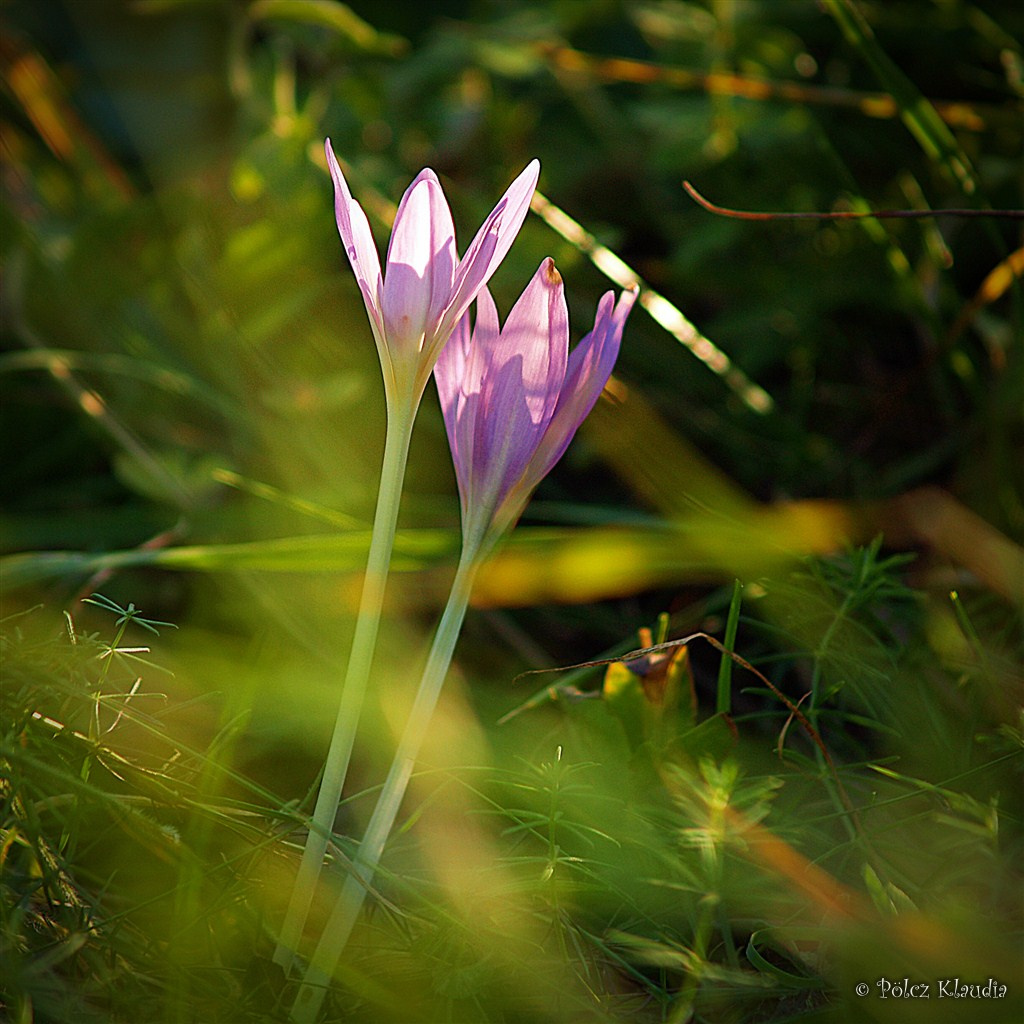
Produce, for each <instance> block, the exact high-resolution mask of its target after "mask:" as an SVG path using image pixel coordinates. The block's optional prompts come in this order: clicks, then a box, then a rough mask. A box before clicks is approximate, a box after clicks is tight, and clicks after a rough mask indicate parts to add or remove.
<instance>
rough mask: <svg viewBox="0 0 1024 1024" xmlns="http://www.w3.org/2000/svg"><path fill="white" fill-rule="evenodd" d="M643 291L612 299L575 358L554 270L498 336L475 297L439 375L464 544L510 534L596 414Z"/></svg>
mask: <svg viewBox="0 0 1024 1024" xmlns="http://www.w3.org/2000/svg"><path fill="white" fill-rule="evenodd" d="M636 296H637V289H633V290H632V291H630V292H623V294H622V295H621V297H620V298H619V300H618V302H617V303H616V302H615V296H614V294H613V293H612V292H607V293H606V294H605V295H604V296H603V297H602V298H601V301H600V303H598V307H597V315H596V317H595V319H594V329H593V330H592V331H591V332H590V333H589V334H587V335H586V337H584V338H583V340H582V341H580V343H579V344H578V345H577V346H576V347H575V348H574V349H573V351H572V354H571V355H569V351H568V350H569V314H568V310H567V308H566V304H565V292H564V288H563V285H562V277H561V275H560V274H559V273H558V271H557V270H556V269H555V265H554V262H553V261H552V260H551V259H546V260H544V262H543V263H542V264H541V265H540V267H539V268H538V270H537V272H536V273H535V274H534V276H533V279H532V280H531V281H530V283H529V285H527V287H526V290H525V291H524V292H523V294H522V295H521V296H520V298H519V300H518V302H516V304H515V306H514V307H513V308H512V312H511V313H509V315H508V319H507V320H506V321H505V326H504V327H499V324H498V311H497V309H496V308H495V305H494V300H493V299H492V298H491V295H490V292H489V291H488V290H487V289H486V288H483V289H482V290H481V291H480V294H479V296H478V297H477V314H476V324H475V326H474V328H473V331H472V335H471V334H470V328H469V316H468V314H467V315H466V316H465V317H463V319H462V320H461V321H460V322H459V324H458V326H457V327H456V329H455V331H454V333H453V334H452V336H451V340H450V341H449V342H448V344H447V345H446V346H445V348H444V350H443V351H442V353H441V356H440V357H439V359H438V360H437V365H436V366H435V368H434V378H435V380H436V381H437V391H438V395H439V396H440V399H441V409H442V411H443V413H444V422H445V429H446V430H447V432H448V442H449V444H450V445H451V450H452V457H453V459H454V462H455V475H456V478H457V480H458V485H459V499H460V502H461V505H462V532H463V541H464V544H465V546H466V547H467V548H470V549H472V550H474V551H481V550H482V548H483V546H484V544H485V542H490V541H492V540H494V539H497V537H498V536H499V535H500V534H501V533H502V532H503V531H504V530H506V529H508V528H509V527H511V526H512V525H513V524H514V523H515V521H516V520H517V519H518V518H519V515H520V513H521V512H522V511H523V509H524V508H525V507H526V503H527V501H528V500H529V497H530V494H531V493H532V492H533V489H534V488H535V487H536V486H537V485H538V484H539V483H540V482H541V480H542V479H543V478H544V477H545V476H546V475H547V474H548V472H549V471H550V470H551V468H552V467H553V466H554V465H555V463H556V462H557V461H558V460H559V459H560V458H561V457H562V455H563V454H564V452H565V450H566V448H568V446H569V442H570V441H571V440H572V438H573V436H574V435H575V433H576V430H577V428H578V427H579V425H580V424H581V423H582V422H583V420H584V419H585V418H586V416H587V414H588V413H589V412H590V410H591V409H592V408H593V407H594V403H595V402H596V401H597V398H598V396H599V395H600V394H601V390H602V389H603V388H604V386H605V383H606V382H607V380H608V377H609V376H610V375H611V372H612V367H613V366H614V365H615V359H616V356H617V355H618V352H619V344H620V342H621V340H622V330H623V327H624V326H625V323H626V317H627V316H628V315H629V311H630V309H631V308H632V306H633V302H634V301H635V299H636Z"/></svg>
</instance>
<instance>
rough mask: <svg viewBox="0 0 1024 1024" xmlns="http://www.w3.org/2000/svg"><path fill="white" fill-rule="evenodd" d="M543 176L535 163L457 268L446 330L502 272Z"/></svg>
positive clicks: (501, 202) (511, 188) (500, 203)
mask: <svg viewBox="0 0 1024 1024" xmlns="http://www.w3.org/2000/svg"><path fill="white" fill-rule="evenodd" d="M539 176H540V161H539V160H531V161H530V163H529V164H528V165H527V166H526V168H525V170H523V172H522V173H521V174H520V175H519V177H518V178H516V180H515V181H513V182H512V184H511V185H509V187H508V189H507V190H506V192H505V194H504V195H503V196H502V197H501V199H499V200H498V204H497V206H495V207H494V209H493V210H492V211H491V212H490V214H489V215H488V217H487V219H486V220H485V221H484V222H483V224H482V225H481V226H480V230H479V231H478V232H477V233H476V237H475V238H474V239H473V241H472V242H470V244H469V248H468V249H467V250H466V255H465V256H463V258H462V260H461V261H460V262H459V265H458V267H457V268H456V271H455V280H454V283H453V287H452V295H451V301H450V303H449V305H448V308H447V309H446V310H445V313H444V318H443V321H442V324H443V326H447V324H449V323H451V324H454V323H456V322H457V321H458V320H460V319H461V317H462V315H463V314H464V313H465V312H466V310H467V309H469V307H470V304H471V303H472V302H473V299H474V298H476V295H477V293H478V292H479V291H480V289H481V288H482V287H483V286H484V285H485V284H487V282H488V281H489V280H490V279H491V275H492V274H493V273H494V271H495V270H497V269H498V265H499V264H500V263H501V261H502V260H503V259H504V258H505V256H506V254H507V253H508V251H509V249H510V248H511V246H512V243H513V242H514V241H515V238H516V235H517V234H519V229H520V228H521V227H522V226H523V221H524V220H525V219H526V214H527V212H528V211H529V209H530V200H531V199H532V198H533V192H534V189H536V187H537V178H538V177H539ZM442 333H443V332H442Z"/></svg>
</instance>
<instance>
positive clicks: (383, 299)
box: [324, 139, 540, 402]
mask: <svg viewBox="0 0 1024 1024" xmlns="http://www.w3.org/2000/svg"><path fill="white" fill-rule="evenodd" d="M324 151H325V152H326V154H327V163H328V166H329V167H330V171H331V177H332V178H333V179H334V212H335V217H336V219H337V221H338V232H339V234H340V235H341V240H342V242H343V244H344V246H345V252H346V253H347V254H348V258H349V262H350V263H351V264H352V270H353V271H354V272H355V275H356V280H357V281H358V283H359V290H360V291H361V292H362V293H363V301H364V302H365V303H366V312H367V314H368V315H369V318H370V327H371V329H372V330H373V337H374V340H375V341H376V343H377V351H378V353H379V355H380V362H381V369H382V370H383V371H384V387H385V391H386V393H387V396H388V400H389V402H390V401H391V400H392V398H394V397H397V396H399V395H411V396H412V400H413V401H414V402H416V401H418V400H419V397H420V395H421V394H422V391H423V387H424V386H425V385H426V382H427V379H428V378H429V376H430V371H431V370H432V369H433V366H434V362H435V361H436V359H437V357H438V355H439V354H440V352H441V349H442V348H443V347H444V345H445V342H447V340H448V338H449V337H450V336H451V333H452V331H453V330H454V328H455V325H456V324H457V323H458V322H459V320H460V319H461V318H462V316H463V314H464V313H465V312H466V310H467V309H468V308H469V306H470V303H472V301H473V300H474V299H475V298H476V296H477V294H478V293H479V291H480V289H481V288H483V287H484V285H486V283H487V282H488V280H490V277H491V275H492V274H493V273H494V271H495V270H496V269H497V267H498V265H499V264H500V263H501V261H502V260H503V259H504V258H505V254H506V253H507V252H508V250H509V247H510V246H511V245H512V242H513V241H514V240H515V237H516V235H517V234H518V232H519V229H520V227H522V224H523V220H524V219H525V218H526V213H527V211H528V210H529V208H530V199H531V198H532V196H533V190H534V189H535V188H536V186H537V176H538V175H539V173H540V164H539V163H538V161H536V160H533V161H532V162H531V163H530V164H529V165H528V166H527V168H526V169H525V170H524V171H523V172H522V173H521V174H520V175H519V177H518V178H516V180H515V181H514V182H512V184H511V185H510V186H509V189H508V191H507V192H506V193H505V195H504V196H502V198H501V199H500V200H499V202H498V205H497V206H495V208H494V209H493V210H492V211H491V213H490V215H489V216H488V217H487V219H486V220H485V221H484V223H483V225H482V227H481V228H480V230H479V231H478V232H477V234H476V237H475V238H474V239H473V241H472V242H471V243H470V246H469V248H468V249H467V250H466V255H465V256H464V257H463V258H462V259H461V260H460V259H459V258H458V253H457V250H456V248H455V227H454V225H453V223H452V215H451V212H450V210H449V209H448V203H447V201H446V200H445V197H444V192H443V191H442V189H441V183H440V182H439V181H438V180H437V175H436V174H434V172H433V171H432V170H430V169H429V168H425V169H424V170H422V171H420V173H419V174H418V175H417V176H416V178H415V179H414V180H413V182H412V184H411V185H410V186H409V188H408V189H407V190H406V193H405V195H404V196H402V201H401V203H400V204H399V207H398V213H397V214H396V216H395V223H394V226H393V227H392V230H391V241H390V243H389V245H388V254H387V262H386V267H385V271H384V274H383V275H382V274H381V266H380V259H379V257H378V255H377V248H376V245H375V244H374V240H373V235H372V234H371V233H370V225H369V223H368V222H367V219H366V214H365V213H363V209H362V207H361V206H360V205H359V203H357V202H356V201H355V199H353V198H352V193H351V192H350V191H349V188H348V184H347V183H346V181H345V176H344V175H343V174H342V172H341V168H340V167H339V166H338V161H337V159H336V158H335V156H334V151H333V150H332V149H331V140H330V139H327V140H326V142H325V143H324Z"/></svg>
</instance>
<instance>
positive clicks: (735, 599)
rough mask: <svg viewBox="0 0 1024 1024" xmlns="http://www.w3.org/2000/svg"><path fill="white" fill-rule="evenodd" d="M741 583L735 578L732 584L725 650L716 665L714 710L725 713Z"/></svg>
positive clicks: (729, 702)
mask: <svg viewBox="0 0 1024 1024" xmlns="http://www.w3.org/2000/svg"><path fill="white" fill-rule="evenodd" d="M742 593H743V584H742V583H740V581H739V580H735V581H734V582H733V585H732V599H731V600H730V601H729V617H728V619H726V622H725V651H723V652H722V660H721V662H720V664H719V666H718V691H717V695H716V697H715V712H716V713H717V714H719V715H727V714H729V711H730V710H731V708H732V657H731V655H732V651H733V650H734V649H735V647H736V630H737V628H738V627H739V624H740V602H741V597H742Z"/></svg>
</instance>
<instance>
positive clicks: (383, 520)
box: [274, 401, 416, 970]
mask: <svg viewBox="0 0 1024 1024" xmlns="http://www.w3.org/2000/svg"><path fill="white" fill-rule="evenodd" d="M396 410H397V411H396ZM415 416H416V403H415V402H412V403H407V402H400V401H389V403H388V422H387V433H386V437H385V441H384V461H383V464H382V466H381V476H380V491H379V492H378V495H377V511H376V513H375V515H374V520H373V534H372V536H371V538H370V551H369V554H368V556H367V560H366V576H365V577H364V579H363V593H362V597H361V598H360V601H359V614H358V617H357V618H356V626H355V632H354V633H353V636H352V649H351V652H350V653H349V661H348V671H347V672H346V674H345V683H344V686H343V688H342V691H341V704H340V706H339V708H338V717H337V720H336V721H335V724H334V735H333V737H332V738H331V746H330V749H329V750H328V753H327V761H326V762H325V764H324V774H323V779H322V780H321V782H320V792H319V794H318V795H317V799H316V807H315V809H314V811H313V820H312V823H311V825H310V829H309V835H308V837H307V839H306V848H305V849H304V850H303V851H302V860H301V862H300V864H299V871H298V874H297V876H296V878H295V886H294V888H293V889H292V896H291V901H290V902H289V904H288V911H287V913H286V914H285V919H284V924H283V925H282V927H281V934H280V937H279V939H278V943H277V948H276V950H275V951H274V961H275V962H276V963H279V964H280V965H281V966H282V967H284V968H285V970H288V969H289V968H290V967H291V964H292V960H293V957H294V954H295V951H296V950H297V949H298V946H299V941H300V939H301V938H302V933H303V930H304V929H305V926H306V918H307V917H308V915H309V908H310V905H311V904H312V902H313V896H314V894H315V892H316V885H317V881H318V879H319V878H320V871H321V869H322V867H323V860H324V853H325V852H326V850H327V842H328V839H329V837H330V835H331V833H332V831H333V828H334V817H335V815H336V814H337V812H338V804H339V803H340V801H341V792H342V788H343V787H344V785H345V775H346V774H347V772H348V765H349V760H350V759H351V757H352V746H353V744H354V743H355V736H356V727H357V726H358V724H359V716H360V713H361V712H362V708H363V700H364V698H365V696H366V684H367V681H368V680H369V678H370V666H371V664H372V662H373V650H374V646H375V645H376V642H377V630H378V627H379V626H380V617H381V609H382V607H383V604H384V588H385V584H386V583H387V576H388V565H389V563H390V561H391V549H392V547H393V546H394V541H395V527H396V524H397V522H398V503H399V499H400V497H401V494H402V481H403V479H404V477H405V465H406V462H407V460H408V456H409V440H410V437H411V435H412V424H413V419H414V418H415Z"/></svg>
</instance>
